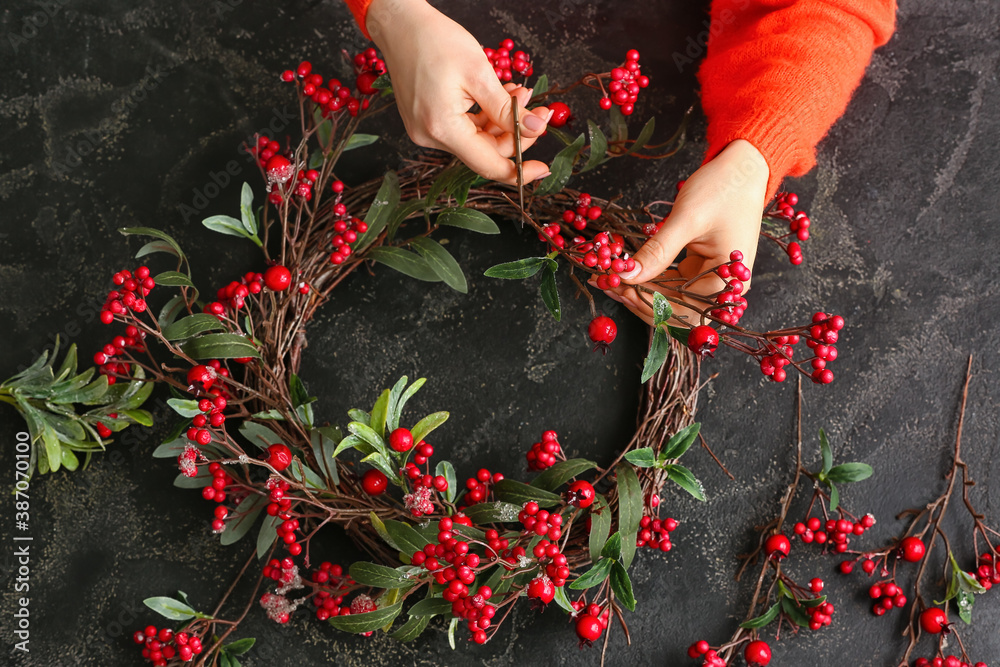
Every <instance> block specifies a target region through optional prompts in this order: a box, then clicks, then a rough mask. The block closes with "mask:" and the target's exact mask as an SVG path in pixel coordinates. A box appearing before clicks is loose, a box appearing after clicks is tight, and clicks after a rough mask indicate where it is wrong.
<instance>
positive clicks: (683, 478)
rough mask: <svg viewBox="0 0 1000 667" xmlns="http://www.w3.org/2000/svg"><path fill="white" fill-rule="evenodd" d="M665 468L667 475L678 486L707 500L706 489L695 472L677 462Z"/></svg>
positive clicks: (698, 497) (698, 498)
mask: <svg viewBox="0 0 1000 667" xmlns="http://www.w3.org/2000/svg"><path fill="white" fill-rule="evenodd" d="M665 469H666V471H667V477H669V478H670V480H671V481H672V482H674V483H675V484H677V486H679V487H681V488H682V489H684V490H685V491H687V492H688V493H690V494H691V495H692V496H694V497H695V498H696V499H697V500H701V501H704V500H705V489H704V487H702V485H701V482H699V481H698V478H696V477H695V476H694V473H693V472H691V471H690V470H688V469H687V468H685V467H684V466H682V465H677V464H674V465H669V466H667V467H666V468H665Z"/></svg>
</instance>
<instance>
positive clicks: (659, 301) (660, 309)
mask: <svg viewBox="0 0 1000 667" xmlns="http://www.w3.org/2000/svg"><path fill="white" fill-rule="evenodd" d="M673 314H674V309H673V306H671V305H670V302H669V301H667V297H665V296H663V295H662V294H660V293H659V292H655V293H654V294H653V326H655V327H659V326H661V325H664V324H666V323H667V320H669V319H670V316H671V315H673Z"/></svg>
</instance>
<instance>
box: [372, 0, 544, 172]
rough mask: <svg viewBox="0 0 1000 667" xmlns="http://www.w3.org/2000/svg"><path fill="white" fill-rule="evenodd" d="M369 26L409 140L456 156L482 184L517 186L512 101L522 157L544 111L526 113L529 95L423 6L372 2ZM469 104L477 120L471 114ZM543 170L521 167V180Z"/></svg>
mask: <svg viewBox="0 0 1000 667" xmlns="http://www.w3.org/2000/svg"><path fill="white" fill-rule="evenodd" d="M366 23H367V26H366V27H367V29H368V32H369V34H370V35H371V37H372V40H373V41H374V42H375V44H377V45H378V47H379V48H380V49H381V51H382V56H383V58H384V59H385V62H386V65H387V67H388V69H389V75H390V77H391V78H392V89H393V93H394V94H395V96H396V104H397V106H398V108H399V115H400V116H401V117H402V119H403V124H404V125H405V126H406V131H407V133H408V134H409V135H410V138H411V139H413V141H414V142H415V143H416V144H417V145H420V146H424V147H426V148H439V149H442V150H446V151H448V152H450V153H454V154H455V155H456V156H458V158H459V159H461V160H462V162H464V163H465V164H466V165H468V166H469V168H470V169H472V170H473V171H475V172H476V173H478V174H479V175H480V176H483V177H484V178H489V179H491V180H495V181H501V182H504V183H515V182H516V180H517V170H516V167H515V165H514V162H513V161H512V160H511V159H510V158H512V157H513V156H514V115H513V109H512V102H513V99H514V98H512V97H511V95H514V96H515V97H516V99H517V103H518V104H519V105H520V107H521V109H520V112H521V113H520V121H521V147H522V149H524V150H526V149H527V148H528V147H529V146H531V144H533V143H534V142H535V139H536V138H538V137H539V136H540V135H541V134H542V132H544V131H545V127H546V124H547V123H548V120H549V117H550V115H551V114H550V113H549V110H548V109H547V108H545V107H538V108H536V109H534V110H532V111H527V110H525V109H524V107H525V105H527V103H528V100H530V99H531V92H530V91H529V90H527V89H525V88H523V87H520V86H514V85H512V84H507V86H506V87H505V86H503V85H501V83H500V80H499V79H498V78H497V75H496V72H494V70H493V66H492V65H491V64H490V62H489V59H488V58H487V57H486V54H485V53H484V52H483V48H482V46H480V44H479V42H478V41H476V39H475V38H474V37H473V36H472V35H470V34H469V33H468V31H466V30H465V28H463V27H462V26H460V25H459V24H458V23H456V22H455V21H452V20H451V19H450V18H448V17H447V16H445V15H444V14H442V13H441V12H439V11H438V10H436V9H434V7H432V6H430V5H429V4H427V2H425V1H424V0H374V1H373V2H372V3H371V5H370V6H369V7H368V16H367V19H366ZM474 104H478V105H479V108H480V109H481V111H480V112H479V113H476V114H473V113H470V112H469V109H471V108H472V106H473V105H474ZM548 171H549V167H548V165H546V164H545V163H544V162H539V161H537V160H529V161H525V162H524V181H525V182H530V181H533V180H535V179H538V178H542V177H543V176H545V175H547V174H548Z"/></svg>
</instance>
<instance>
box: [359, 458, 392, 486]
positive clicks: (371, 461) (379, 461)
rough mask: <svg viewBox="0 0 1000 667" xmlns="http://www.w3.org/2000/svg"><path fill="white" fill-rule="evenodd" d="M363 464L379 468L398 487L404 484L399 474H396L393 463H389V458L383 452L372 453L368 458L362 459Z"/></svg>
mask: <svg viewBox="0 0 1000 667" xmlns="http://www.w3.org/2000/svg"><path fill="white" fill-rule="evenodd" d="M361 462H362V463H367V464H368V465H370V466H372V467H373V468H378V469H379V470H380V471H381V472H382V474H384V475H385V476H386V477H388V478H389V479H390V480H391V481H392V483H393V484H396V485H397V486H399V485H401V484H402V482H401V480H400V478H399V474H398V473H397V472H396V470H395V468H394V467H393V465H392V463H391V462H390V461H389V457H387V456H385V455H384V454H382V453H381V452H372V453H371V454H369V455H368V456H366V457H364V458H363V459H361Z"/></svg>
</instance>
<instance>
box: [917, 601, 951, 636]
mask: <svg viewBox="0 0 1000 667" xmlns="http://www.w3.org/2000/svg"><path fill="white" fill-rule="evenodd" d="M920 627H921V628H923V631H924V632H929V633H930V634H932V635H936V634H939V633H940V632H941V631H942V630H944V629H945V628H947V627H948V617H947V616H946V615H945V613H944V612H943V611H942V610H940V609H938V608H937V607H930V608H928V609H924V610H923V611H922V612H920Z"/></svg>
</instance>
